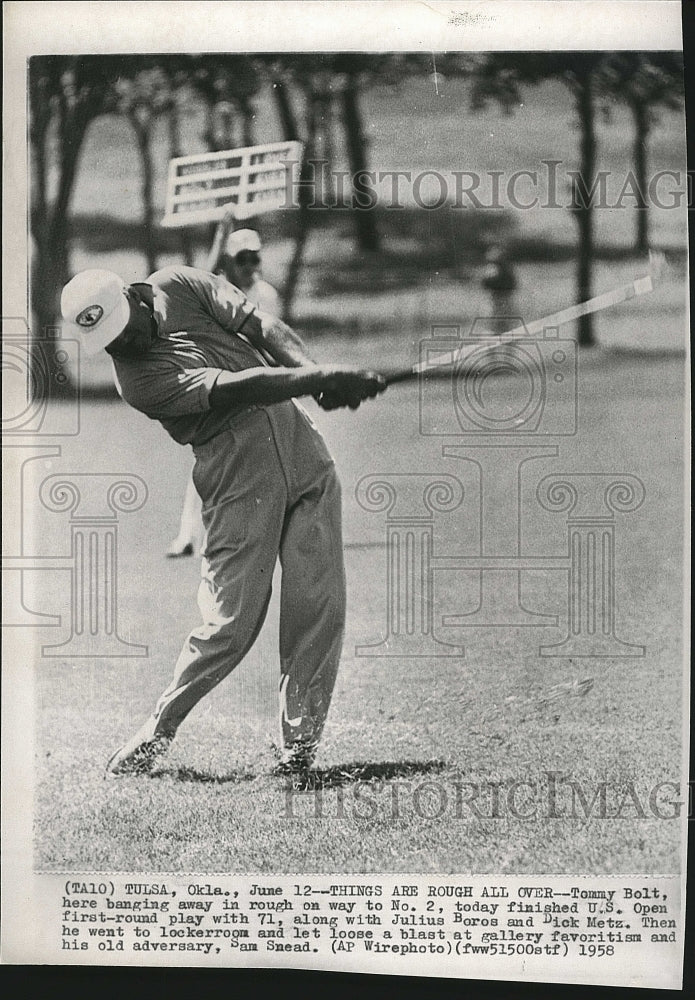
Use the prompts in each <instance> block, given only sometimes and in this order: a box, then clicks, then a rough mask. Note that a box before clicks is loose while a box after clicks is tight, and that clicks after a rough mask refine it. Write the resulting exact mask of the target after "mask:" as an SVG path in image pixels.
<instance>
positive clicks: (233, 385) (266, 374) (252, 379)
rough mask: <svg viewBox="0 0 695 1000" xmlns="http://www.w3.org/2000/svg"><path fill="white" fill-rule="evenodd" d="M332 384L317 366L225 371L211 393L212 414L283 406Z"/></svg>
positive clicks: (218, 378) (209, 399) (219, 376)
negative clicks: (280, 404)
mask: <svg viewBox="0 0 695 1000" xmlns="http://www.w3.org/2000/svg"><path fill="white" fill-rule="evenodd" d="M329 381H330V379H329V376H328V374H327V373H326V372H325V371H323V369H321V368H319V367H318V366H316V365H313V364H310V365H306V366H302V367H294V368H265V367H264V368H247V369H245V371H241V372H229V371H223V372H220V374H219V375H218V377H217V380H216V381H215V384H214V385H213V387H212V389H211V390H210V394H209V396H208V402H209V404H210V409H211V410H218V409H226V408H229V407H231V406H234V407H236V406H252V405H254V404H257V405H260V406H265V405H268V404H270V403H281V402H282V401H283V400H286V399H292V397H293V396H313V395H314V394H315V393H318V392H321V391H323V389H324V388H325V387H326V386H327V384H328V382H329Z"/></svg>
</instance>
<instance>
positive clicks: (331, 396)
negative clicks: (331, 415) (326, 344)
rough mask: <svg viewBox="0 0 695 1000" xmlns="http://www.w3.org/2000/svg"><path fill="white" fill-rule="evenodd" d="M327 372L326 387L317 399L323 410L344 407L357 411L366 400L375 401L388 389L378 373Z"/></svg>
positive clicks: (351, 370)
mask: <svg viewBox="0 0 695 1000" xmlns="http://www.w3.org/2000/svg"><path fill="white" fill-rule="evenodd" d="M325 371H326V376H325V380H324V386H323V388H322V390H321V392H319V393H318V394H317V395H316V397H315V398H316V401H317V402H318V404H319V406H320V407H321V408H322V409H323V410H337V409H339V408H340V407H342V406H349V407H350V409H351V410H356V409H357V407H358V406H359V405H360V403H362V402H364V400H365V399H373V398H374V397H375V396H378V395H379V393H380V392H383V391H384V389H385V388H386V380H385V378H384V377H383V375H379V374H378V372H372V371H360V370H357V369H354V368H340V367H336V368H332V369H326V370H325Z"/></svg>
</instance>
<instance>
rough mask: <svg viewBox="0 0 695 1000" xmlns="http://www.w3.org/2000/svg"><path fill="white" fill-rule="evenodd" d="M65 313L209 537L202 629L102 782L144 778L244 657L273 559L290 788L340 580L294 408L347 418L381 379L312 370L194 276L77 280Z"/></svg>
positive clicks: (213, 279) (218, 287) (328, 691)
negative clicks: (178, 447) (164, 452)
mask: <svg viewBox="0 0 695 1000" xmlns="http://www.w3.org/2000/svg"><path fill="white" fill-rule="evenodd" d="M61 309H62V313H63V317H64V319H65V320H66V322H67V323H68V324H69V326H70V328H71V331H72V332H73V333H76V334H77V335H78V336H79V338H80V340H81V342H82V344H83V345H84V348H85V350H86V351H87V352H89V353H92V354H93V353H96V352H97V351H98V350H100V349H102V348H103V349H105V350H106V351H107V353H108V354H109V355H110V356H111V358H112V361H113V366H114V374H115V378H116V385H117V388H118V391H119V393H120V395H121V396H122V397H123V399H125V400H126V402H127V403H129V404H130V405H131V406H133V407H134V408H135V409H137V410H140V411H141V412H142V413H144V414H146V415H147V416H148V417H150V418H151V419H153V420H159V421H160V423H161V424H162V425H163V427H164V428H165V430H166V431H168V433H169V434H170V435H171V436H172V437H173V438H174V440H175V441H177V442H178V443H179V444H182V445H187V444H190V445H191V446H192V447H193V452H194V455H195V467H194V470H193V477H194V481H195V486H196V489H197V491H198V493H199V495H200V497H201V501H202V511H203V525H204V529H205V541H204V545H203V563H202V580H201V584H200V589H199V595H198V603H199V607H200V610H201V613H202V616H203V624H202V625H201V626H199V627H198V628H195V629H194V630H193V631H192V632H191V633H190V635H189V636H188V638H187V639H186V641H185V642H184V645H183V649H182V650H181V653H180V655H179V658H178V661H177V663H176V667H175V670H174V678H173V680H172V682H171V684H170V685H169V686H168V687H167V689H166V690H165V691H164V692H163V694H162V695H161V697H160V698H159V701H158V702H157V704H156V706H155V709H154V711H153V713H152V715H151V716H150V717H149V718H148V719H147V720H146V721H145V723H144V724H143V725H142V726H141V728H140V729H139V730H138V732H137V733H136V734H135V735H134V736H133V737H132V739H130V740H129V741H128V742H127V743H126V744H125V745H124V746H123V747H121V748H120V749H119V750H117V751H116V753H114V755H113V756H112V757H111V759H110V760H109V762H108V764H107V773H110V774H113V775H124V774H138V773H147V772H148V771H150V770H151V768H152V766H153V764H154V762H155V761H156V760H157V758H158V757H159V756H160V755H161V754H162V753H163V752H164V751H165V750H166V749H167V748H168V746H169V744H170V743H171V741H172V739H173V737H174V735H175V734H176V731H177V729H178V727H179V726H180V724H181V723H182V722H183V720H184V719H185V717H186V716H187V715H188V713H189V712H190V711H191V709H192V708H193V707H194V706H195V705H196V704H197V702H198V701H199V700H200V699H201V698H202V697H203V696H204V695H205V694H207V693H208V692H209V691H211V690H212V688H214V687H215V685H217V684H219V682H220V681H221V680H223V678H224V677H226V676H227V675H228V674H229V673H230V672H231V671H232V670H233V669H234V668H235V667H236V666H237V664H238V663H239V662H240V661H241V660H242V658H243V657H244V656H245V655H246V653H247V652H248V651H249V649H250V648H251V646H252V645H253V643H254V641H255V640H256V637H257V636H258V634H259V631H260V629H261V626H262V624H263V621H264V618H265V615H266V611H267V608H268V603H269V600H270V589H271V580H272V576H273V569H274V566H275V562H276V559H277V558H278V556H279V558H280V563H281V566H282V592H281V606H280V669H281V684H280V699H281V720H282V740H283V750H282V755H281V759H280V761H279V764H278V770H279V771H280V772H281V773H286V774H291V775H301V774H302V773H304V772H306V770H307V769H308V768H309V767H310V766H311V764H312V762H313V759H314V755H315V752H316V748H317V745H318V742H319V739H320V737H321V733H322V730H323V726H324V722H325V719H326V715H327V712H328V707H329V704H330V701H331V695H332V692H333V687H334V683H335V679H336V674H337V670H338V663H339V659H340V653H341V645H342V639H343V629H344V620H345V582H344V581H345V574H344V567H343V551H342V538H341V505H340V486H339V482H338V478H337V476H336V471H335V466H334V464H333V461H332V459H331V456H330V454H329V452H328V449H327V448H326V445H325V443H324V441H323V439H322V437H321V436H320V434H319V433H318V431H317V430H316V428H315V427H314V425H313V424H312V422H311V420H310V419H309V418H308V416H307V414H306V413H305V412H304V410H303V409H302V408H301V407H300V406H299V404H297V403H296V402H295V401H294V397H297V396H304V395H313V396H315V397H316V398H317V400H318V402H319V405H320V406H321V407H322V408H323V409H326V410H332V409H336V408H338V407H343V406H349V407H350V408H351V409H356V408H357V407H358V406H359V405H360V403H362V402H363V401H364V400H365V399H367V398H369V397H374V396H376V395H377V394H378V393H380V392H382V391H383V390H384V388H385V387H386V382H385V379H384V378H383V377H382V376H381V375H379V374H376V373H375V372H369V371H358V370H355V369H351V368H348V367H345V366H318V365H316V364H314V363H313V362H312V360H311V359H310V358H309V356H308V355H307V353H306V351H305V348H304V345H303V344H302V342H301V340H300V338H299V337H298V336H297V334H296V333H295V332H294V331H293V330H292V329H290V327H289V326H287V325H286V324H285V323H283V322H282V321H281V320H279V319H277V318H276V317H274V316H272V315H270V314H269V313H265V312H263V311H261V310H260V309H258V308H257V307H256V306H254V305H252V304H251V302H249V300H248V299H247V298H246V296H245V295H244V294H243V292H241V291H240V290H239V289H238V288H236V287H235V286H234V285H231V284H230V283H229V282H228V281H226V280H225V279H224V278H222V277H220V276H218V275H213V274H210V273H208V272H205V271H200V270H197V269H195V268H192V267H168V268H164V269H163V270H160V271H157V272H155V273H154V274H153V275H151V276H150V277H149V278H148V279H147V281H146V282H144V283H136V284H132V285H126V284H125V283H124V282H123V281H122V279H121V278H120V277H119V276H118V275H117V274H114V273H113V272H111V271H104V270H88V271H82V272H81V273H79V274H77V275H76V276H75V277H74V278H73V279H72V280H71V281H70V282H68V284H67V285H66V286H65V288H64V289H63V294H62V299H61ZM264 354H267V355H269V356H270V357H271V358H272V359H273V361H274V362H275V363H276V364H277V366H278V367H271V366H269V365H268V364H267V363H266V361H265V359H264Z"/></svg>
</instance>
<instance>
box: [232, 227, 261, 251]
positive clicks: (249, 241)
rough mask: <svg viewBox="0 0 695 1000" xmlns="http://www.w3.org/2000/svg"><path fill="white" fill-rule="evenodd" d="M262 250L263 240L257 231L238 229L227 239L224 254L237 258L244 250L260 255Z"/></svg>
mask: <svg viewBox="0 0 695 1000" xmlns="http://www.w3.org/2000/svg"><path fill="white" fill-rule="evenodd" d="M260 249H261V238H260V236H259V235H258V233H257V232H256V230H255V229H237V231H236V232H235V233H230V234H229V236H228V237H227V242H226V244H225V248H224V252H225V253H227V254H229V256H230V257H236V255H237V254H238V253H241V251H242V250H253V251H254V252H255V253H258V251H259V250H260Z"/></svg>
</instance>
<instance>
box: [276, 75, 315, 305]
mask: <svg viewBox="0 0 695 1000" xmlns="http://www.w3.org/2000/svg"><path fill="white" fill-rule="evenodd" d="M305 92H306V144H305V149H304V158H303V160H302V167H301V170H300V173H299V193H298V201H299V208H298V211H297V233H296V236H295V241H294V249H293V251H292V258H291V260H290V263H289V267H288V269H287V277H286V278H285V286H284V290H283V297H282V312H283V316H284V317H285V322H286V323H290V324H291V323H292V321H293V307H294V299H295V296H296V294H297V287H298V285H299V277H300V274H301V271H302V265H303V263H304V250H305V247H306V244H307V242H308V239H309V233H310V229H311V205H312V204H313V201H314V197H315V191H314V190H313V187H312V182H313V180H314V168H313V163H312V160H313V157H314V153H315V150H316V129H317V115H316V99H315V97H316V95H315V93H314V91H313V88H312V86H311V83H309V84H308V85H307V86H306V91H305Z"/></svg>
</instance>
